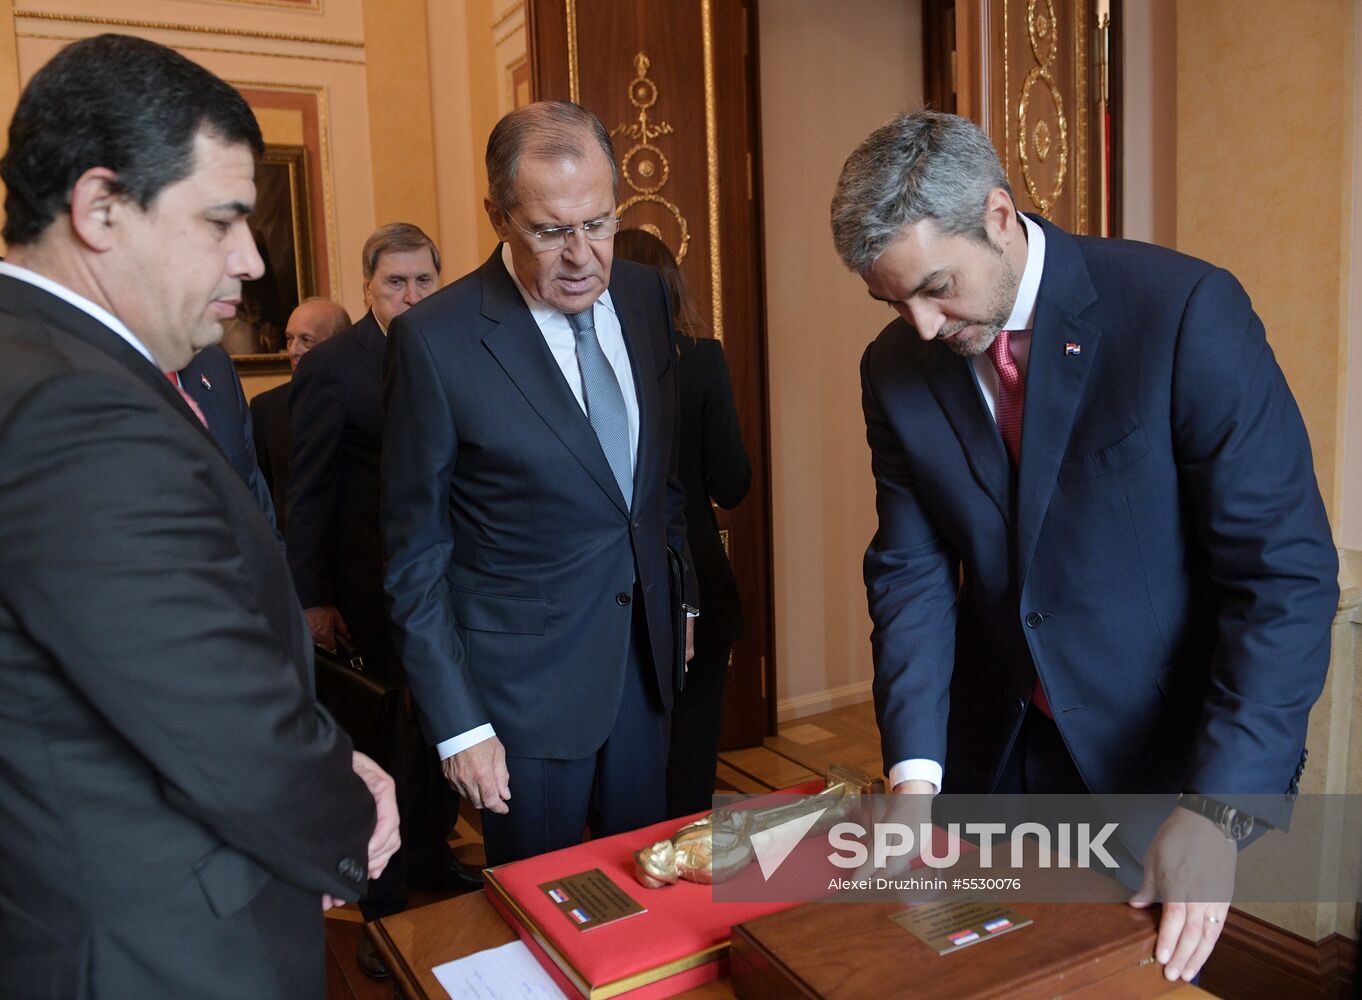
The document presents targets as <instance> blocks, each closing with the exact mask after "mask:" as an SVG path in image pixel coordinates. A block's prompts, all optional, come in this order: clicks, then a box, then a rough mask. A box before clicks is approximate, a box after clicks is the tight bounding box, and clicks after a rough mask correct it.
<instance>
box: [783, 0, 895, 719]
mask: <svg viewBox="0 0 1362 1000" xmlns="http://www.w3.org/2000/svg"><path fill="white" fill-rule="evenodd" d="M760 17H761V24H760V32H759V35H760V39H761V52H760V63H761V102H762V108H761V130H762V172H763V181H764V191H763V195H764V198H765V211H766V232H765V239H766V303H767V336H768V338H769V350H768V355H769V358H770V392H771V495H772V520H773V525H772V527H773V540H774V560H775V630H776V654H777V658H778V660H777V662H778V663H779V665H780V667H779V669H780V676H779V678H778V680H777V684H778V693H779V711H780V714H781V716H782V718H789V717H793V716H797V715H801V714H808V713H810V712H817V711H821V710H823V709H825V708H828V707H832V706H833V705H837V704H845V703H848V702H851V701H863V700H865V698H866V697H868V694H869V686H870V670H871V668H870V642H869V635H870V618H869V615H868V614H867V612H866V603H865V588H864V586H863V585H862V583H861V557H862V555H863V554H864V552H865V547H866V544H867V543H868V542H869V541H870V536H871V534H872V533H873V531H874V528H875V512H874V485H873V483H872V481H871V477H870V452H869V449H868V447H867V446H866V444H865V424H864V422H863V420H862V418H861V403H860V382H859V376H858V365H859V363H860V357H861V352H862V351H863V350H864V349H865V346H866V344H868V343H869V342H870V340H871V339H873V338H874V336H875V335H876V334H877V333H878V332H879V331H880V329H881V328H882V327H883V326H884V325H885V324H886V323H887V322H888V321H889V320H890V319H891V318H892V316H891V314H890V313H889V311H888V310H887V309H886V308H885V307H884V306H882V305H877V304H875V303H873V302H871V300H870V299H869V297H868V296H867V295H866V291H865V286H864V284H862V283H861V281H860V279H859V278H857V277H855V276H854V275H852V274H849V273H848V272H847V271H846V269H845V268H843V267H842V265H841V263H840V262H839V261H838V259H837V256H836V254H835V253H834V252H833V248H832V236H831V233H830V230H829V228H828V203H829V201H830V199H831V197H832V189H833V185H834V184H835V183H836V180H837V175H838V173H839V171H840V170H841V167H842V162H843V160H844V159H845V158H846V156H847V154H848V153H850V152H851V150H852V148H853V147H854V146H855V145H856V144H857V143H858V142H860V141H861V140H862V139H863V138H865V136H866V134H867V133H869V132H870V130H871V129H872V128H874V127H875V126H876V125H879V124H880V123H881V122H883V121H884V120H885V119H886V118H888V117H889V116H890V115H892V114H894V113H895V112H896V111H899V110H902V109H904V108H907V107H912V106H916V105H917V104H920V103H921V101H922V68H921V45H922V43H921V12H920V6H919V4H918V3H917V2H910V3H903V2H901V0H847V2H841V3H837V4H827V3H823V2H820V0H784V2H782V3H769V4H764V5H762V8H761V12H760ZM867 25H874V26H875V29H874V30H873V31H867V30H866V26H867Z"/></svg>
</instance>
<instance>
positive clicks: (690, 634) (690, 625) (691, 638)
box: [686, 617, 695, 663]
mask: <svg viewBox="0 0 1362 1000" xmlns="http://www.w3.org/2000/svg"><path fill="white" fill-rule="evenodd" d="M693 659H695V619H694V618H691V617H687V618H686V662H687V663H689V662H690V661H691V660H693Z"/></svg>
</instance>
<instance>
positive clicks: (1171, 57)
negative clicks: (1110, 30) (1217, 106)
mask: <svg viewBox="0 0 1362 1000" xmlns="http://www.w3.org/2000/svg"><path fill="white" fill-rule="evenodd" d="M1176 4H1177V0H1126V3H1125V6H1124V8H1123V10H1122V15H1121V16H1122V18H1123V19H1124V20H1123V21H1122V24H1121V31H1122V36H1123V51H1122V56H1123V66H1124V71H1125V72H1124V76H1123V79H1122V84H1123V95H1124V96H1123V100H1124V105H1123V107H1122V109H1121V114H1122V119H1121V152H1122V156H1121V203H1122V217H1121V235H1122V236H1124V237H1125V238H1126V239H1131V240H1140V241H1142V242H1144V243H1157V244H1159V245H1160V246H1173V245H1175V244H1176V243H1177V235H1178V234H1177V207H1178V206H1177V195H1178V183H1177V181H1178V173H1177V171H1178V162H1177V132H1178V127H1177V126H1178V109H1177V94H1178V75H1177V16H1176V14H1177V6H1176Z"/></svg>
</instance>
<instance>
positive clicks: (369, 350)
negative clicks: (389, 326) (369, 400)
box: [355, 310, 388, 382]
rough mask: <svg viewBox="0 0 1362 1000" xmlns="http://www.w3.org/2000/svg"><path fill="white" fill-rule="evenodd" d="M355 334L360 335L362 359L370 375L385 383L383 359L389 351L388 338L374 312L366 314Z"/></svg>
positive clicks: (357, 325) (358, 324) (356, 326)
mask: <svg viewBox="0 0 1362 1000" xmlns="http://www.w3.org/2000/svg"><path fill="white" fill-rule="evenodd" d="M355 332H356V333H357V334H359V343H360V347H362V348H363V350H361V351H360V352H359V354H360V357H361V358H362V359H363V361H364V367H365V368H368V369H369V372H370V374H372V375H373V376H374V378H376V379H377V380H378V381H379V382H382V381H383V357H384V355H385V354H386V353H387V351H388V338H387V337H385V336H384V335H383V329H382V328H381V327H380V326H379V325H378V320H376V319H374V314H373V311H372V310H370V311H369V312H367V313H365V314H364V318H363V319H361V320H360V321H359V322H358V323H356V324H355Z"/></svg>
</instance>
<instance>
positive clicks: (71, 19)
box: [14, 10, 364, 49]
mask: <svg viewBox="0 0 1362 1000" xmlns="http://www.w3.org/2000/svg"><path fill="white" fill-rule="evenodd" d="M14 18H15V20H16V21H18V20H19V19H21V18H23V19H29V20H34V21H58V22H62V23H66V24H96V25H100V26H101V27H109V28H142V29H144V30H154V31H183V32H187V33H189V34H194V35H223V36H227V37H231V38H261V39H266V40H268V41H272V42H307V43H309V44H311V45H334V46H337V47H338V48H351V49H362V48H364V42H363V41H355V40H353V39H349V38H324V37H322V36H320V35H295V34H291V33H289V32H283V31H256V30H253V29H250V28H214V27H209V26H208V25H203V24H179V23H176V22H174V21H144V20H138V19H135V18H128V17H99V16H96V15H94V14H61V13H57V12H55V11H46V10H15V11H14Z"/></svg>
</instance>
